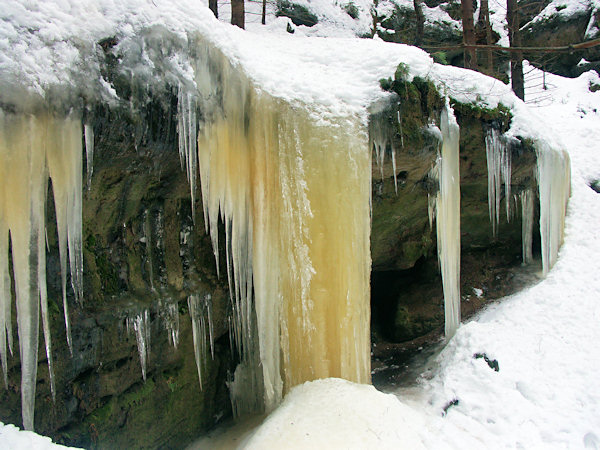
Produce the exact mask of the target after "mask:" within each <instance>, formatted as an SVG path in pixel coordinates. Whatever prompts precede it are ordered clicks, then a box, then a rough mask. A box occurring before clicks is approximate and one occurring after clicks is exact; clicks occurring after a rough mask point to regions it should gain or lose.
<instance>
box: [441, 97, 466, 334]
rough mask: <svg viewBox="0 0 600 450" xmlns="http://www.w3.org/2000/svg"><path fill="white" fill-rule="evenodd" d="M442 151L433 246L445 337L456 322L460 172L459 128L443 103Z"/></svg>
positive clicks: (458, 311) (458, 317)
mask: <svg viewBox="0 0 600 450" xmlns="http://www.w3.org/2000/svg"><path fill="white" fill-rule="evenodd" d="M440 128H441V131H442V138H443V140H442V150H441V155H440V157H439V159H438V167H437V171H438V179H439V192H438V194H437V200H436V230H437V247H438V259H439V264H440V269H441V272H442V284H443V290H444V315H445V324H446V326H445V332H446V338H447V339H449V338H451V337H452V336H453V335H454V333H455V332H456V330H457V329H458V327H459V325H460V174H459V160H458V153H459V128H458V123H457V122H456V119H455V117H454V113H453V112H452V110H451V109H450V105H449V104H448V102H446V107H445V108H444V109H443V110H442V115H441V119H440Z"/></svg>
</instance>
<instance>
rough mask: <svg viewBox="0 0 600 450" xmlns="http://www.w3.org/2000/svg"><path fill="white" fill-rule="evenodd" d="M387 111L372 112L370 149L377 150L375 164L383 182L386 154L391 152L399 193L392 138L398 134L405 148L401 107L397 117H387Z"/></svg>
mask: <svg viewBox="0 0 600 450" xmlns="http://www.w3.org/2000/svg"><path fill="white" fill-rule="evenodd" d="M386 112H387V111H383V112H372V115H371V120H370V122H369V148H370V149H374V150H375V163H376V164H377V168H378V169H379V172H380V174H381V180H382V181H383V177H384V175H383V166H384V164H385V154H386V152H387V151H388V149H389V151H390V154H391V159H392V170H393V171H394V174H393V176H394V190H395V192H396V194H397V193H398V175H397V167H396V147H395V146H394V143H393V140H392V136H395V135H396V134H397V133H398V134H399V135H400V146H401V148H404V135H403V133H402V115H401V113H400V105H398V109H397V110H396V111H395V113H396V114H395V117H393V118H391V117H385V114H386Z"/></svg>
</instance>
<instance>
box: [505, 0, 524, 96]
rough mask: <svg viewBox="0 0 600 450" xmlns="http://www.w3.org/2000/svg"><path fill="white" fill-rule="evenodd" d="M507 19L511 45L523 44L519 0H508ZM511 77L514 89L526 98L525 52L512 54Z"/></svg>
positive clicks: (518, 94) (517, 93) (517, 94)
mask: <svg viewBox="0 0 600 450" xmlns="http://www.w3.org/2000/svg"><path fill="white" fill-rule="evenodd" d="M506 20H507V22H508V39H509V42H510V46H511V47H520V46H521V33H520V32H519V26H520V20H519V10H518V8H517V0H506ZM510 79H511V85H512V90H513V92H514V93H515V94H516V96H517V97H519V98H520V99H521V100H525V80H524V78H523V52H511V54H510Z"/></svg>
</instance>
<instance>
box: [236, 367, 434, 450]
mask: <svg viewBox="0 0 600 450" xmlns="http://www.w3.org/2000/svg"><path fill="white" fill-rule="evenodd" d="M423 425H424V423H423V418H422V416H421V415H420V414H419V413H417V412H416V411H414V410H412V409H411V408H410V407H408V406H406V405H403V404H402V403H400V402H399V401H398V399H397V398H396V397H395V396H393V395H390V394H384V393H382V392H379V391H378V390H376V389H375V388H374V387H373V386H367V385H361V384H355V383H350V382H349V381H346V380H341V379H338V378H328V379H326V380H320V381H314V382H308V383H304V384H303V385H300V386H297V387H295V388H294V389H292V391H291V392H290V393H289V394H288V395H287V396H286V398H285V400H284V402H283V403H282V404H281V406H280V407H279V408H278V409H277V410H276V411H275V412H274V413H273V414H271V416H269V418H268V419H267V420H266V421H265V422H264V423H263V425H262V426H261V427H260V428H259V429H258V431H257V432H256V433H255V434H254V435H253V436H252V437H251V438H250V439H249V441H248V443H247V445H246V447H245V448H248V449H265V448H286V449H306V448H345V449H415V450H416V449H422V448H425V447H424V446H423V439H422V437H421V435H420V433H421V432H422V430H423Z"/></svg>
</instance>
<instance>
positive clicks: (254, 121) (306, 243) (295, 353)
mask: <svg viewBox="0 0 600 450" xmlns="http://www.w3.org/2000/svg"><path fill="white" fill-rule="evenodd" d="M195 78H196V86H194V87H192V86H180V92H179V96H178V98H179V106H178V132H179V152H180V157H181V162H182V166H183V167H184V168H185V170H186V172H187V173H188V179H189V181H190V188H191V190H192V192H194V190H195V185H194V183H195V180H196V178H195V173H196V170H198V172H199V177H200V178H199V182H200V187H201V194H202V204H203V215H204V223H205V226H206V228H207V232H208V233H210V237H211V240H212V243H213V250H214V255H215V259H216V262H217V270H218V271H219V272H220V271H221V269H220V266H221V264H222V262H221V258H220V255H219V223H222V224H223V225H224V228H225V243H224V244H225V261H224V265H225V266H226V270H227V278H228V281H229V286H230V296H231V305H232V315H231V321H230V329H231V336H232V340H233V341H234V343H235V347H236V349H237V350H238V352H239V356H240V361H241V362H240V364H239V366H238V367H237V369H236V371H235V374H234V377H233V379H232V380H231V382H230V383H229V386H230V391H231V394H232V401H233V404H234V411H236V413H238V414H242V413H244V412H246V411H256V410H257V409H259V410H260V409H266V410H270V409H272V408H273V407H274V406H276V405H277V403H278V402H279V401H280V399H281V397H282V394H283V392H284V390H286V389H289V388H290V387H292V386H294V385H296V384H298V383H302V382H304V381H307V380H312V379H316V378H323V377H329V376H337V377H343V378H347V379H350V380H353V381H357V382H367V381H369V379H370V351H369V350H370V339H369V270H370V257H369V231H370V216H369V199H370V187H371V179H370V172H371V160H370V154H369V152H368V150H367V149H368V145H367V136H366V132H365V131H366V130H364V129H363V128H362V125H361V124H360V120H359V119H358V118H355V117H344V118H341V119H340V121H339V123H336V122H335V121H333V120H332V122H331V123H327V124H323V123H321V124H318V122H317V121H316V120H315V119H313V118H312V117H311V116H310V112H309V111H308V110H307V109H305V108H303V107H301V106H299V105H296V106H295V107H292V106H291V105H290V104H288V103H286V102H284V101H281V100H277V99H274V98H272V97H270V96H269V95H267V94H265V93H264V92H260V91H258V90H256V89H255V88H254V87H253V86H252V84H251V83H250V82H249V81H248V80H247V78H246V77H245V76H244V75H243V74H242V73H241V72H240V71H239V70H237V69H235V68H233V67H232V66H231V65H230V64H229V63H228V62H227V60H226V59H225V58H224V57H223V55H222V54H220V52H218V51H214V50H211V49H209V48H204V49H199V50H198V61H197V65H196V67H195ZM196 107H197V108H198V109H199V110H201V111H202V114H198V113H197V111H196V109H195V108H196ZM196 152H197V153H196ZM196 166H197V167H196Z"/></svg>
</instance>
